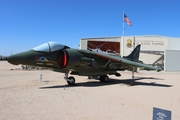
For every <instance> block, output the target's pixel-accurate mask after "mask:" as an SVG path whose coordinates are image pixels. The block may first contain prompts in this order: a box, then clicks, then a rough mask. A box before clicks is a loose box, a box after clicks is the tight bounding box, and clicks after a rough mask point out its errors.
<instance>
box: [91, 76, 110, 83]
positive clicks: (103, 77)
mask: <svg viewBox="0 0 180 120" xmlns="http://www.w3.org/2000/svg"><path fill="white" fill-rule="evenodd" d="M95 77H98V78H99V80H100V81H101V82H108V81H109V77H108V76H107V75H101V76H94V77H93V76H88V79H92V78H95Z"/></svg>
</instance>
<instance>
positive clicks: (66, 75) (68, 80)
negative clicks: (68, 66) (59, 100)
mask: <svg viewBox="0 0 180 120" xmlns="http://www.w3.org/2000/svg"><path fill="white" fill-rule="evenodd" d="M68 74H69V71H67V72H66V73H65V76H64V79H65V80H66V81H67V83H68V85H75V82H76V81H75V78H74V77H72V76H70V77H68Z"/></svg>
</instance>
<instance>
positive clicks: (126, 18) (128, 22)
mask: <svg viewBox="0 0 180 120" xmlns="http://www.w3.org/2000/svg"><path fill="white" fill-rule="evenodd" d="M124 22H126V23H127V24H128V25H129V26H132V23H131V21H130V20H129V18H128V17H127V15H126V14H124Z"/></svg>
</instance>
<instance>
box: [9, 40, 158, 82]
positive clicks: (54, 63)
mask: <svg viewBox="0 0 180 120" xmlns="http://www.w3.org/2000/svg"><path fill="white" fill-rule="evenodd" d="M140 46H141V45H138V46H137V47H136V48H135V49H134V50H133V51H132V53H131V54H130V55H128V56H125V57H120V56H114V55H109V54H105V53H99V52H94V51H91V50H81V49H71V48H70V47H68V46H66V45H62V44H59V43H56V42H47V43H44V44H42V45H40V46H37V47H35V48H33V49H31V50H29V51H26V52H21V53H17V54H14V55H11V56H9V57H8V62H9V63H11V64H14V65H19V64H22V65H28V66H38V67H47V68H51V69H53V70H54V71H56V72H62V73H65V77H64V78H65V80H66V81H67V83H68V84H69V85H74V84H75V78H74V77H72V76H70V77H68V75H69V73H70V74H71V75H80V76H98V77H99V79H100V81H101V82H107V81H109V77H108V75H115V76H121V74H120V73H118V72H117V71H122V70H133V68H134V67H143V68H144V69H147V70H156V71H160V70H161V69H159V68H156V67H152V66H149V65H146V64H144V63H143V62H142V61H139V52H140Z"/></svg>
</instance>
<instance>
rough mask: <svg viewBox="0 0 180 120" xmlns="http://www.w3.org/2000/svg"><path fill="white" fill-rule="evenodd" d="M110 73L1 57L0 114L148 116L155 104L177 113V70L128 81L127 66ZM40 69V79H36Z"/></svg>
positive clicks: (138, 119) (6, 117)
mask: <svg viewBox="0 0 180 120" xmlns="http://www.w3.org/2000/svg"><path fill="white" fill-rule="evenodd" d="M120 73H121V75H122V76H121V77H115V76H109V77H110V78H111V80H110V82H108V83H101V82H99V80H96V79H87V77H84V76H74V77H75V78H76V85H75V86H68V85H67V83H66V81H65V80H64V78H63V77H64V74H62V73H57V72H53V71H50V70H22V69H21V66H14V65H11V64H9V63H8V62H6V61H0V119H1V120H12V119H13V120H40V119H41V120H85V119H86V120H152V116H153V107H157V108H161V109H165V110H169V111H171V112H172V120H179V119H180V109H179V107H180V72H179V73H178V72H176V73H170V72H158V73H157V72H155V71H140V72H138V73H135V79H136V85H134V86H130V81H131V72H129V71H124V72H120ZM40 74H42V80H40Z"/></svg>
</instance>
